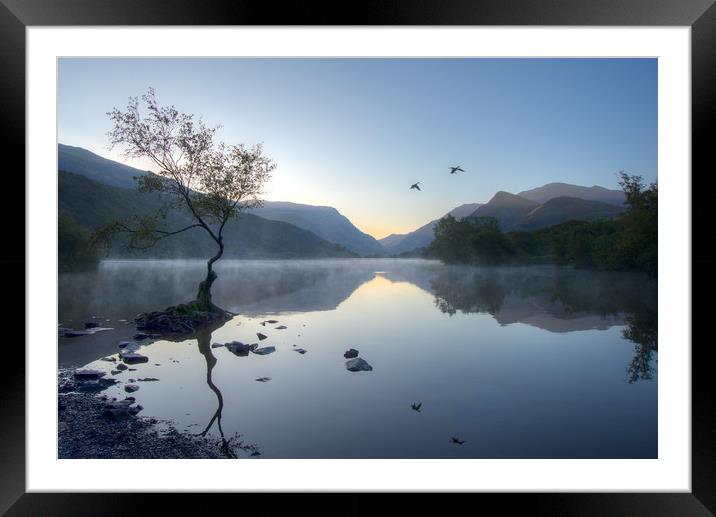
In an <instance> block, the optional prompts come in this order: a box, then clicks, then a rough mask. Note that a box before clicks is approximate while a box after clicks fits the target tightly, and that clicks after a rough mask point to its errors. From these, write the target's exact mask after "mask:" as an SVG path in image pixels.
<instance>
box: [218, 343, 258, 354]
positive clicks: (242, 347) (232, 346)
mask: <svg viewBox="0 0 716 517" xmlns="http://www.w3.org/2000/svg"><path fill="white" fill-rule="evenodd" d="M224 346H225V347H226V348H227V349H228V350H229V352H231V353H232V354H234V355H238V356H247V355H249V352H250V351H252V350H254V349H256V345H247V344H244V343H242V342H241V341H231V342H230V343H226V344H225V345H224Z"/></svg>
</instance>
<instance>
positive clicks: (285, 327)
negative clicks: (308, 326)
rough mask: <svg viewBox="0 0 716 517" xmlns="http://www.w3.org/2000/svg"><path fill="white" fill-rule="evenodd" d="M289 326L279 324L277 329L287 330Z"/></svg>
mask: <svg viewBox="0 0 716 517" xmlns="http://www.w3.org/2000/svg"><path fill="white" fill-rule="evenodd" d="M287 328H288V327H287V326H286V325H279V326H278V327H276V330H286V329H287Z"/></svg>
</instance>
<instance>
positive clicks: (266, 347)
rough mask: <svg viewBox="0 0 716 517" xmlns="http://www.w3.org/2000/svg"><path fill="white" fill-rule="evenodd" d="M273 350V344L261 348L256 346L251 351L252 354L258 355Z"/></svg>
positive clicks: (269, 352) (270, 352)
mask: <svg viewBox="0 0 716 517" xmlns="http://www.w3.org/2000/svg"><path fill="white" fill-rule="evenodd" d="M275 351H276V347H274V346H265V347H263V348H256V349H254V350H252V352H253V353H254V354H258V355H268V354H272V353H274V352H275Z"/></svg>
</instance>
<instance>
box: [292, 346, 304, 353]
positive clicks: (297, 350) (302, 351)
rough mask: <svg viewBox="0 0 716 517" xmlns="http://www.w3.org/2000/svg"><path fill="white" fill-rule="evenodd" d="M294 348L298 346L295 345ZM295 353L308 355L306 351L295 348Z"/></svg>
mask: <svg viewBox="0 0 716 517" xmlns="http://www.w3.org/2000/svg"><path fill="white" fill-rule="evenodd" d="M294 346H296V345H294ZM293 351H294V352H298V353H299V354H301V355H303V354H305V353H306V350H304V349H303V348H294V349H293Z"/></svg>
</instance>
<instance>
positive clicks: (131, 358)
mask: <svg viewBox="0 0 716 517" xmlns="http://www.w3.org/2000/svg"><path fill="white" fill-rule="evenodd" d="M122 361H124V362H125V363H127V364H138V363H146V362H148V361H149V358H148V357H147V356H146V355H142V354H137V353H136V352H129V353H128V354H122Z"/></svg>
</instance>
